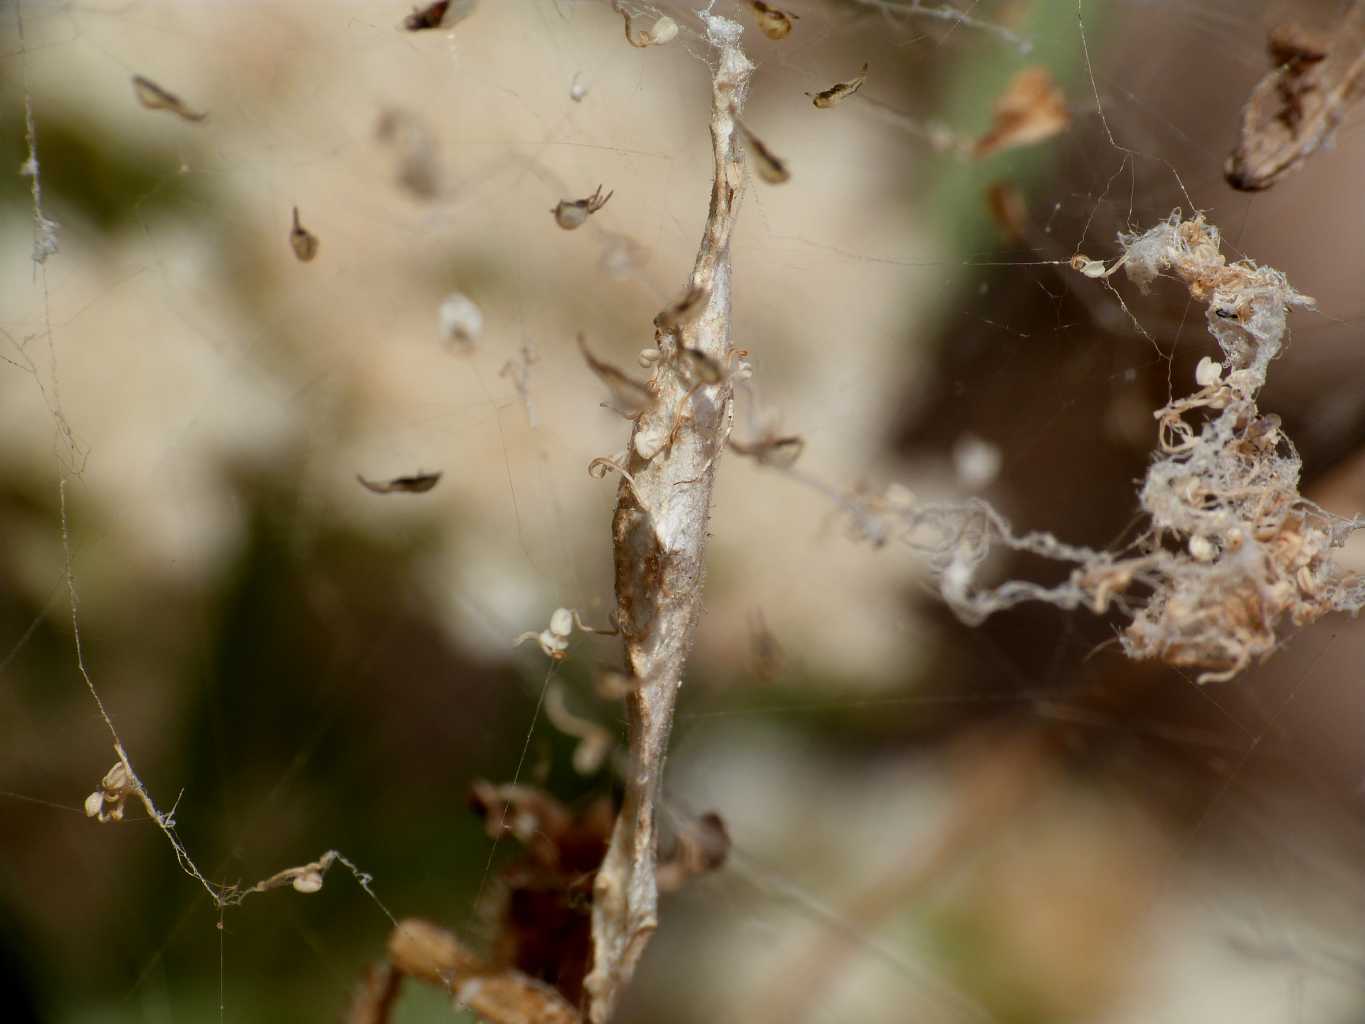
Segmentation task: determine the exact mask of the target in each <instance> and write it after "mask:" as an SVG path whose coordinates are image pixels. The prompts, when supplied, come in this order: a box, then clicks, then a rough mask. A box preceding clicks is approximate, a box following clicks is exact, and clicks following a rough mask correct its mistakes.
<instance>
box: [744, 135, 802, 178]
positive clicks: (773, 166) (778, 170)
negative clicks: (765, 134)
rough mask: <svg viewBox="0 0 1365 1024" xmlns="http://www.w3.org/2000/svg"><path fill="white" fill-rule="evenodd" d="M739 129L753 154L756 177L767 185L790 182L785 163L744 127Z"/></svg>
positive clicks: (789, 174) (790, 173)
mask: <svg viewBox="0 0 1365 1024" xmlns="http://www.w3.org/2000/svg"><path fill="white" fill-rule="evenodd" d="M740 128H741V129H742V130H743V132H744V139H745V141H746V142H748V144H749V151H750V153H751V154H753V158H754V169H755V170H757V171H758V176H759V177H760V178H762V179H763V180H764V181H766V182H767V183H768V184H769V185H781V184H783V183H784V182H788V181H790V180H791V176H792V172H791V171H790V170H789V169H788V168H787V162H786V161H785V160H782V159H780V158H779V157H778V156H777V154H776V153H774V152H773V151H772V150H771V149H769V148H768V147H767V146H765V145H764V144H763V141H762V140H761V139H760V138H759V137H758V136H757V135H755V134H754V133H753V132H751V131H750V130H749V129H748V127H747V126H746V125H744V124H740Z"/></svg>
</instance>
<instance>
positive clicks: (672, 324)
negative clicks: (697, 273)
mask: <svg viewBox="0 0 1365 1024" xmlns="http://www.w3.org/2000/svg"><path fill="white" fill-rule="evenodd" d="M710 301H711V289H709V288H707V287H705V286H704V285H699V284H693V285H690V286H689V287H688V289H687V294H686V295H684V296H683V297H682V298H681V299H679V300H678V301H677V302H675V303H673V304H672V305H671V306H666V307H664V308H663V309H661V310H660V311H659V312H658V314H657V315H656V316H655V317H654V326H655V327H657V328H658V329H659V330H661V331H676V330H678V329H679V328H680V327H683V326H685V325H687V324H694V323H696V322H697V319H698V318H699V317H700V316H701V314H702V312H703V311H704V310H705V309H706V304H707V303H708V302H710ZM646 351H649V352H653V353H655V354H654V355H652V356H646V355H645V354H644V352H641V354H640V362H641V365H643V366H645V367H646V368H649V367H652V366H653V365H654V364H655V363H656V362H657V361H658V358H659V357H658V352H659V350H658V349H657V348H656V349H648V350H646Z"/></svg>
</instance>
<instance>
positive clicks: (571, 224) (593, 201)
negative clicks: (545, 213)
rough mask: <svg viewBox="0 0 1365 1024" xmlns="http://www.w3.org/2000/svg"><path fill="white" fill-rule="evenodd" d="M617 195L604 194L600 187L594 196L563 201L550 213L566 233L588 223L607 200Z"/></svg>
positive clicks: (613, 193)
mask: <svg viewBox="0 0 1365 1024" xmlns="http://www.w3.org/2000/svg"><path fill="white" fill-rule="evenodd" d="M614 195H616V192H615V190H613V191H611V192H608V193H607V194H606V195H605V196H604V195H603V194H602V186H601V185H598V186H597V190H596V191H595V192H593V194H592V195H590V196H586V197H584V198H583V199H561V200H560V201H559V202H558V203H556V204H555V208H554V209H553V210H551V211H550V212H551V213H552V214H554V216H555V223H556V224H558V225H559V226H560V227H561V228H563V229H564V230H565V231H573V230H574V229H575V228H580V227H582V226H583V225H584V224H586V223H587V221H588V218H589V217H591V216H592V215H593V214H594V213H596V212H597V211H598V210H600V209H602V207H604V206H606V205H607V200H609V199H610V198H611V197H612V196H614Z"/></svg>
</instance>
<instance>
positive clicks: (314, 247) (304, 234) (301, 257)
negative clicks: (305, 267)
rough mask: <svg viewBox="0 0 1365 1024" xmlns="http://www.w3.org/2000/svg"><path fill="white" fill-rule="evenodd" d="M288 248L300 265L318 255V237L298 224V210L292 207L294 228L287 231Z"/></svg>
mask: <svg viewBox="0 0 1365 1024" xmlns="http://www.w3.org/2000/svg"><path fill="white" fill-rule="evenodd" d="M289 247H290V248H291V249H293V250H294V256H295V257H296V258H297V259H298V261H299V262H300V263H310V262H312V259H313V257H314V256H316V255H317V254H318V236H317V235H315V234H313V233H312V232H311V231H309V230H308V229H307V228H305V227H304V226H303V225H302V224H300V223H299V208H298V207H297V206H296V207H294V226H293V227H292V228H290V229H289Z"/></svg>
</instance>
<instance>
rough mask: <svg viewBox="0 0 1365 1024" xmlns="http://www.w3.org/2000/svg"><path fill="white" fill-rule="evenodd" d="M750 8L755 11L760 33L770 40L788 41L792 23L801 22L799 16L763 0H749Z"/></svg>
mask: <svg viewBox="0 0 1365 1024" xmlns="http://www.w3.org/2000/svg"><path fill="white" fill-rule="evenodd" d="M749 6H750V7H752V8H753V9H754V14H755V18H754V21H755V22H757V24H758V29H759V31H760V32H762V33H763V34H764V35H765V36H767V37H768V38H769V39H786V38H787V36H789V35H791V30H792V22H793V21H797V20H799V15H795V14H792V13H790V12H789V11H783V10H780V9H779V8H776V7H774V6H772V5H771V4H765V3H764V2H763V0H749Z"/></svg>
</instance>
